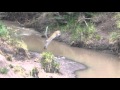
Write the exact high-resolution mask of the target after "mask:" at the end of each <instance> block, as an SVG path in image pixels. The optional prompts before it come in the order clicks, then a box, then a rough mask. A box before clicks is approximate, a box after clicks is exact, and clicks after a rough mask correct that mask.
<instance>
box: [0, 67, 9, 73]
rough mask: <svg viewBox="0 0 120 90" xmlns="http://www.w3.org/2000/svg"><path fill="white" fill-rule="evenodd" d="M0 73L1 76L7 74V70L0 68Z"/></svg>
mask: <svg viewBox="0 0 120 90" xmlns="http://www.w3.org/2000/svg"><path fill="white" fill-rule="evenodd" d="M0 73H1V74H7V73H8V69H7V68H5V67H4V68H0Z"/></svg>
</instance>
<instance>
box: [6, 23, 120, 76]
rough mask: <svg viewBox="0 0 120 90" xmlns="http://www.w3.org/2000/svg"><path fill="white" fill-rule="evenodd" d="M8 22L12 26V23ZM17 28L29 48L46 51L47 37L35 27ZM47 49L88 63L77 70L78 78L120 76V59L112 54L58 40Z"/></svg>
mask: <svg viewBox="0 0 120 90" xmlns="http://www.w3.org/2000/svg"><path fill="white" fill-rule="evenodd" d="M7 24H8V25H9V26H10V27H11V24H9V23H7ZM12 25H13V24H12ZM16 28H17V30H18V32H19V35H21V36H22V37H23V40H24V41H25V42H26V44H27V45H28V48H29V50H32V51H36V52H43V51H45V50H44V49H43V47H44V43H45V39H43V38H41V37H40V33H38V32H35V31H34V30H33V29H30V30H28V29H23V28H19V29H18V27H15V26H14V29H16ZM47 51H51V52H52V53H54V54H55V55H59V56H65V57H67V58H69V59H72V60H74V61H77V62H80V63H83V64H85V65H87V66H88V69H87V70H83V71H77V72H76V74H77V77H78V78H120V60H119V58H118V57H116V56H114V55H112V54H107V53H104V52H103V51H99V52H98V51H93V50H87V49H82V48H75V47H70V46H68V45H66V44H64V43H60V42H56V41H53V42H51V43H50V45H49V46H48V49H47Z"/></svg>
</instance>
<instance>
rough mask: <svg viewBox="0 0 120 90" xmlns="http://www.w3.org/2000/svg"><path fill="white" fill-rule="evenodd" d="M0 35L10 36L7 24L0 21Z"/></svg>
mask: <svg viewBox="0 0 120 90" xmlns="http://www.w3.org/2000/svg"><path fill="white" fill-rule="evenodd" d="M0 37H9V31H8V30H7V28H6V26H5V25H4V24H2V23H1V22H0Z"/></svg>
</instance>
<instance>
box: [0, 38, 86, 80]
mask: <svg viewBox="0 0 120 90" xmlns="http://www.w3.org/2000/svg"><path fill="white" fill-rule="evenodd" d="M13 40H14V39H13ZM14 43H15V42H14ZM0 44H1V46H0V58H1V59H0V78H76V75H75V71H77V70H85V69H86V68H87V67H86V66H85V65H84V64H81V63H78V62H75V61H72V60H70V59H67V58H65V57H63V56H58V57H57V56H56V57H55V60H56V61H57V62H59V64H60V70H59V73H47V72H45V71H44V69H43V68H42V65H41V63H40V62H41V53H37V52H31V51H29V50H28V51H26V50H25V49H24V48H22V47H21V48H19V47H15V44H12V42H9V40H4V39H3V38H0ZM34 68H36V69H37V72H36V73H37V74H36V75H35V76H34V75H32V74H31V73H33V72H32V71H33V69H34Z"/></svg>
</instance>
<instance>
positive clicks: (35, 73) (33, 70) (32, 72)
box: [30, 67, 39, 77]
mask: <svg viewBox="0 0 120 90" xmlns="http://www.w3.org/2000/svg"><path fill="white" fill-rule="evenodd" d="M38 73H39V71H38V69H37V68H36V67H34V68H33V69H32V71H31V72H30V75H31V76H33V77H38Z"/></svg>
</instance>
